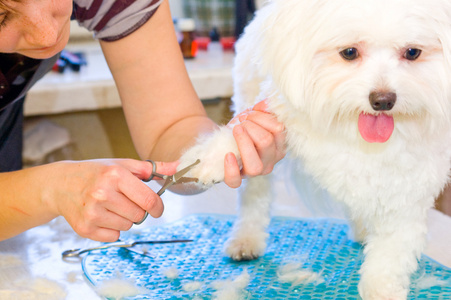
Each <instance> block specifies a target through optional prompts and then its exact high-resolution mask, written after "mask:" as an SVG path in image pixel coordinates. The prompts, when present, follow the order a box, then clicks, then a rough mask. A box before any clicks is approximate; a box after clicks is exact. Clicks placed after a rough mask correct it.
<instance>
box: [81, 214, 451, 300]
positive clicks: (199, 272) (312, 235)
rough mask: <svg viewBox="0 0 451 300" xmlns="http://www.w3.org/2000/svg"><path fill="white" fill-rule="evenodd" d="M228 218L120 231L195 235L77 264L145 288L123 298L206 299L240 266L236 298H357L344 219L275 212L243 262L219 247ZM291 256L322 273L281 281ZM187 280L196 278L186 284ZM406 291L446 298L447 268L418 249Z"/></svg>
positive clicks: (353, 248) (147, 236) (355, 249)
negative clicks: (263, 240) (170, 272)
mask: <svg viewBox="0 0 451 300" xmlns="http://www.w3.org/2000/svg"><path fill="white" fill-rule="evenodd" d="M234 220H235V217H234V216H227V215H191V216H189V217H186V218H184V219H182V220H180V221H177V222H175V223H172V224H169V225H163V226H156V227H151V228H145V229H143V230H141V231H135V232H132V231H130V232H124V233H123V234H122V236H121V239H122V240H128V239H130V240H158V239H160V240H167V239H193V240H194V242H191V243H174V244H155V245H145V246H140V247H133V248H130V249H128V248H108V249H103V250H96V251H93V252H90V253H89V254H88V255H87V256H85V257H84V259H83V261H82V267H83V271H84V273H85V275H86V277H87V278H88V280H89V281H90V282H91V283H92V284H93V285H94V286H98V285H100V284H101V283H102V282H103V281H104V280H108V279H112V278H123V279H125V280H128V281H131V282H133V283H134V284H136V286H139V287H143V288H145V289H146V293H145V294H142V295H137V296H133V297H129V298H125V299H171V300H175V299H193V298H195V299H197V300H198V299H212V298H214V293H215V292H216V290H215V289H214V288H213V287H212V285H211V283H212V282H214V281H217V280H231V279H234V278H236V277H237V276H239V275H240V274H242V273H243V272H245V271H246V272H247V273H248V274H249V275H250V283H249V285H248V286H247V287H246V288H245V289H244V290H243V291H242V293H241V298H242V299H283V300H290V299H293V300H294V299H323V300H328V299H330V300H332V299H347V300H353V299H360V296H359V295H358V291H357V285H358V281H359V274H358V270H359V268H360V266H361V263H362V260H363V254H362V246H361V244H359V243H356V242H354V241H352V240H350V239H349V238H348V235H347V232H348V230H349V227H348V225H347V224H345V223H344V222H343V221H342V220H335V219H297V218H287V217H274V218H272V220H271V223H270V226H269V228H268V232H269V238H268V247H267V249H266V252H265V254H264V256H262V257H260V258H258V259H256V260H252V261H244V262H234V261H232V260H231V259H230V258H228V257H226V256H225V254H224V251H223V246H224V243H225V241H226V240H227V238H228V237H229V235H230V232H231V229H232V225H233V222H234ZM140 252H141V253H140ZM291 263H300V264H302V269H303V270H305V271H311V272H315V273H318V274H319V275H320V276H321V279H322V280H321V281H315V282H311V283H298V284H292V283H289V282H281V281H280V278H279V277H278V274H277V273H278V271H279V270H280V268H281V267H282V266H284V265H286V264H291ZM169 268H176V269H177V270H178V274H179V275H178V276H177V277H176V278H173V279H170V278H168V277H166V276H165V275H164V272H165V270H167V269H169ZM189 282H201V283H202V284H201V287H200V288H199V289H197V290H194V291H191V292H190V291H185V290H184V289H183V286H184V284H186V283H189ZM408 299H428V300H431V299H437V300H438V299H440V300H447V299H449V300H451V269H449V268H446V267H445V266H443V265H440V264H439V263H437V262H435V261H434V260H432V259H430V258H429V257H427V256H424V255H423V256H422V257H421V260H420V262H419V269H418V270H417V271H416V272H415V273H414V274H413V276H412V284H411V287H410V293H409V296H408Z"/></svg>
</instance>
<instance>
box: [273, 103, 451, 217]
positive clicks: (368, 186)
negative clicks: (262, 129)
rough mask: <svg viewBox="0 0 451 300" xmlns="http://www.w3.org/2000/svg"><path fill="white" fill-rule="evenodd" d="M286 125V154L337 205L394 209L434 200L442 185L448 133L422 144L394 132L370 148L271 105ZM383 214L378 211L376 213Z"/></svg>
mask: <svg viewBox="0 0 451 300" xmlns="http://www.w3.org/2000/svg"><path fill="white" fill-rule="evenodd" d="M274 112H275V113H276V115H277V116H278V118H279V120H280V121H282V122H283V123H284V124H285V126H286V131H287V146H288V149H289V153H290V155H292V156H294V157H296V158H297V159H300V160H302V162H303V165H304V166H305V168H306V170H307V171H308V172H309V173H311V174H312V175H313V177H314V178H315V179H316V180H317V181H318V182H319V184H320V185H321V186H323V187H324V188H326V189H327V190H328V191H329V192H330V193H331V194H332V195H333V196H334V197H335V198H336V199H337V200H341V201H343V202H345V203H347V204H348V205H349V206H353V207H356V206H360V205H363V206H374V209H375V210H383V209H394V208H396V206H397V203H398V204H400V205H401V204H403V203H405V202H407V203H411V204H412V205H415V203H416V202H417V201H424V199H425V198H427V199H429V201H433V200H432V198H431V195H435V196H438V194H439V193H440V191H441V189H442V188H443V186H444V185H445V184H446V181H447V178H448V173H449V157H451V134H450V131H451V130H446V129H443V132H436V133H434V134H431V135H429V136H423V139H422V140H407V139H406V138H405V136H403V135H401V134H399V133H398V132H396V131H395V132H394V134H393V136H392V137H391V138H390V140H389V141H388V142H387V143H384V144H378V143H373V144H369V143H366V142H365V141H363V140H362V139H361V138H360V137H359V135H358V131H357V129H355V138H354V139H351V140H349V139H347V137H345V136H341V135H340V134H339V133H337V132H339V130H338V131H332V132H331V133H330V134H324V132H318V131H317V130H316V129H315V127H316V126H315V125H312V124H310V121H309V120H308V117H307V116H306V114H305V113H302V112H298V113H296V112H295V111H294V109H293V108H292V107H289V108H287V107H286V106H280V105H274ZM381 213H382V212H381Z"/></svg>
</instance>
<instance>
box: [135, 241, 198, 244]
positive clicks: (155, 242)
mask: <svg viewBox="0 0 451 300" xmlns="http://www.w3.org/2000/svg"><path fill="white" fill-rule="evenodd" d="M193 241H194V240H162V241H135V242H133V245H139V244H172V243H189V242H193Z"/></svg>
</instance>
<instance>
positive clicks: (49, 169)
mask: <svg viewBox="0 0 451 300" xmlns="http://www.w3.org/2000/svg"><path fill="white" fill-rule="evenodd" d="M55 167H56V165H55V164H51V165H46V166H39V167H34V168H29V169H25V170H21V171H15V172H8V173H0V190H1V191H2V193H1V194H0V240H4V239H7V238H10V237H12V236H15V235H17V234H19V233H21V232H23V231H25V230H27V229H30V228H32V227H35V226H37V225H40V224H44V223H46V222H48V221H50V220H52V219H53V218H55V217H56V216H57V214H56V213H55V211H52V207H50V206H49V205H48V203H46V197H45V188H46V187H48V186H49V185H51V184H50V183H49V182H50V181H51V180H52V178H51V176H52V175H51V174H55V171H56V170H55Z"/></svg>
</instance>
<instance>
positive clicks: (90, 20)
mask: <svg viewBox="0 0 451 300" xmlns="http://www.w3.org/2000/svg"><path fill="white" fill-rule="evenodd" d="M161 2H162V0H110V1H108V0H74V10H73V14H72V18H73V19H76V20H77V21H78V23H79V24H80V25H81V26H82V27H85V28H87V29H88V30H90V31H92V32H94V36H95V37H96V38H98V39H101V40H104V41H114V40H118V39H120V38H122V37H124V36H126V35H128V34H130V33H132V32H133V31H135V30H136V29H138V28H139V27H140V26H141V25H142V24H144V23H145V22H146V21H147V20H148V19H150V17H152V15H153V14H154V13H155V11H156V9H157V8H158V6H159V5H160V4H161Z"/></svg>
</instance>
